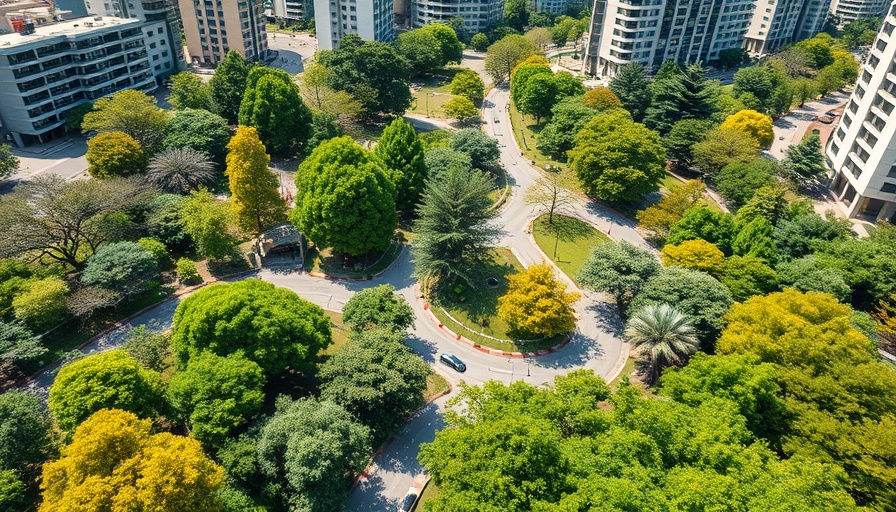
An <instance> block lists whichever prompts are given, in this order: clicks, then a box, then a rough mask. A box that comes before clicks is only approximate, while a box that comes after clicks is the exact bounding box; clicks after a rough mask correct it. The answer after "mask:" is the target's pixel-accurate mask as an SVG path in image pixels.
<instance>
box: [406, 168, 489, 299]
mask: <svg viewBox="0 0 896 512" xmlns="http://www.w3.org/2000/svg"><path fill="white" fill-rule="evenodd" d="M492 188H493V183H492V180H491V178H490V177H488V176H487V175H486V174H485V173H483V172H481V171H478V170H475V169H474V170H466V171H465V170H463V169H458V168H450V169H447V170H446V171H445V172H443V173H439V174H434V176H433V177H432V178H430V179H429V180H427V182H426V188H425V189H424V191H423V197H422V199H421V201H420V204H419V205H418V206H417V221H416V222H415V223H414V232H415V233H416V235H417V237H416V239H415V240H414V244H413V245H412V246H411V251H412V254H413V257H414V260H415V268H414V276H415V277H417V278H418V279H419V280H420V281H421V285H422V286H423V288H424V289H425V290H434V289H436V288H437V287H439V286H442V285H451V284H454V283H455V282H457V281H464V282H466V283H468V284H469V283H471V278H470V276H469V274H468V272H469V269H470V267H472V266H473V265H474V264H475V263H477V262H479V261H481V260H482V259H483V258H485V257H487V256H486V252H487V249H488V247H489V245H490V244H491V243H493V241H494V240H495V239H496V238H497V235H498V230H497V229H496V228H494V227H493V226H491V224H490V221H491V220H492V219H494V218H495V217H496V216H497V214H496V212H495V210H493V209H491V208H490V207H491V205H492V200H491V198H489V196H488V194H489V192H491V190H492Z"/></svg>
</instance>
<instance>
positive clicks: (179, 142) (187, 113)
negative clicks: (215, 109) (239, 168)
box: [162, 64, 233, 165]
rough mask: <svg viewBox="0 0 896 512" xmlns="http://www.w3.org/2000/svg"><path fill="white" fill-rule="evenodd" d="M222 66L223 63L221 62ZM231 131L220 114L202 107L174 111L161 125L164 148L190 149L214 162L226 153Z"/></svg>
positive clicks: (220, 161) (222, 157)
mask: <svg viewBox="0 0 896 512" xmlns="http://www.w3.org/2000/svg"><path fill="white" fill-rule="evenodd" d="M222 65H223V64H222ZM232 136H233V131H232V130H231V129H230V127H229V126H227V120H226V119H224V118H223V117H221V116H219V115H217V114H213V113H211V112H206V111H205V110H192V109H186V110H178V111H177V112H175V113H174V116H173V117H172V118H171V122H169V123H168V126H167V127H166V128H165V139H164V140H163V141H162V143H163V144H164V146H165V147H166V148H191V149H194V150H196V151H199V152H201V153H205V154H206V155H208V156H209V157H210V158H211V159H212V160H214V162H215V163H216V164H219V165H220V164H223V163H224V157H225V156H227V142H228V141H230V137H232Z"/></svg>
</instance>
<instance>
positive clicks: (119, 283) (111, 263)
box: [81, 242, 161, 297]
mask: <svg viewBox="0 0 896 512" xmlns="http://www.w3.org/2000/svg"><path fill="white" fill-rule="evenodd" d="M160 277H161V276H160V275H159V262H158V260H157V259H156V257H155V256H153V254H152V253H151V252H149V251H148V250H146V249H145V248H144V247H143V246H141V245H140V244H138V243H137V242H117V243H114V244H107V245H104V246H102V247H100V249H99V250H98V251H97V252H96V254H94V255H93V256H91V257H90V258H88V259H87V266H85V267H84V272H83V273H82V274H81V283H83V284H84V285H87V286H102V287H103V288H107V289H110V290H113V291H115V292H118V293H120V294H121V295H122V296H123V297H131V296H134V295H136V294H138V293H140V292H142V291H144V290H146V289H147V287H148V286H149V283H150V282H151V281H156V282H158V280H159V278H160Z"/></svg>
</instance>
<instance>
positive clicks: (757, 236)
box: [731, 217, 778, 265]
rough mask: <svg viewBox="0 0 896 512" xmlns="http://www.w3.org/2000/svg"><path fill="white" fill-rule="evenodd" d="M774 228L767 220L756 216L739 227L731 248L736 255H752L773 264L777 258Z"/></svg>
mask: <svg viewBox="0 0 896 512" xmlns="http://www.w3.org/2000/svg"><path fill="white" fill-rule="evenodd" d="M774 229H775V228H774V227H772V225H771V223H769V221H767V220H765V219H764V218H762V217H757V218H755V219H753V220H752V221H750V223H749V224H747V225H745V226H744V227H742V228H741V229H740V231H739V232H738V234H737V236H736V237H735V238H734V241H733V242H732V244H731V249H732V250H733V251H734V254H736V255H738V256H753V257H756V258H761V259H763V260H765V261H766V262H767V263H769V264H771V265H774V264H775V262H776V261H777V259H778V252H777V249H776V248H775V237H774Z"/></svg>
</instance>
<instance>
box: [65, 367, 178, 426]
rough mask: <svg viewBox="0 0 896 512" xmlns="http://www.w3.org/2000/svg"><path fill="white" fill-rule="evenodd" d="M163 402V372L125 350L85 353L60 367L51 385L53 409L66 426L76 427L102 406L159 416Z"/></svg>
mask: <svg viewBox="0 0 896 512" xmlns="http://www.w3.org/2000/svg"><path fill="white" fill-rule="evenodd" d="M162 402H163V398H162V379H161V378H160V377H159V374H158V373H156V372H153V371H151V370H147V369H145V368H143V367H142V366H140V363H138V362H137V361H136V360H135V359H134V358H132V357H131V356H129V355H128V354H127V352H125V351H123V350H110V351H108V352H103V353H101V354H95V355H92V356H88V357H85V358H84V359H81V360H80V361H75V362H74V363H70V364H68V365H66V366H63V367H62V368H61V369H60V370H59V374H58V375H57V376H56V381H55V382H54V383H53V386H52V387H51V388H50V400H49V403H50V410H51V411H53V416H55V417H56V421H57V422H59V426H60V427H62V429H64V430H67V431H69V432H71V431H73V430H74V429H75V427H77V426H78V425H79V424H80V423H81V422H82V421H84V420H86V419H87V418H89V417H90V415H92V414H93V413H95V412H97V411H99V410H100V409H122V410H125V411H129V412H133V413H134V414H136V415H138V416H140V417H143V418H155V416H156V414H157V413H158V411H159V409H160V407H161V405H162Z"/></svg>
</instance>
